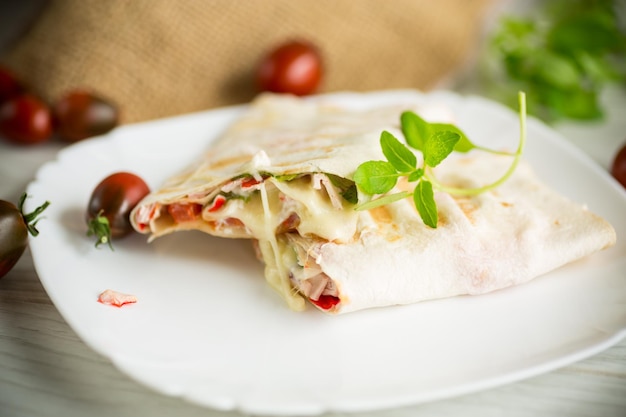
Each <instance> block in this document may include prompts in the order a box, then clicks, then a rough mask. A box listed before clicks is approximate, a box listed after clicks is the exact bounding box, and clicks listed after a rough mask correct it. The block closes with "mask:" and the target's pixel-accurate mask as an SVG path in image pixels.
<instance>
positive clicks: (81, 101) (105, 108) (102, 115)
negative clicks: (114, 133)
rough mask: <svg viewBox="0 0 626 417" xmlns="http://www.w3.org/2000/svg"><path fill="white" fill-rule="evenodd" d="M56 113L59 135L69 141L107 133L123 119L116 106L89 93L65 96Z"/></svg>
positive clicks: (77, 91) (79, 91) (76, 91)
mask: <svg viewBox="0 0 626 417" xmlns="http://www.w3.org/2000/svg"><path fill="white" fill-rule="evenodd" d="M53 114H54V117H55V121H56V124H57V125H56V127H57V133H58V134H59V137H60V138H61V139H63V140H65V141H67V142H77V141H79V140H83V139H85V138H88V137H90V136H97V135H102V134H104V133H107V132H108V131H110V130H111V129H113V128H114V127H115V126H117V124H118V119H119V114H118V110H117V107H116V106H114V105H113V104H112V103H111V102H109V101H107V100H105V99H104V98H102V97H99V96H97V95H95V94H94V93H92V92H89V91H86V90H74V91H70V92H69V93H67V94H65V95H64V96H63V97H61V98H60V99H59V100H58V101H57V102H56V103H55V104H54V108H53Z"/></svg>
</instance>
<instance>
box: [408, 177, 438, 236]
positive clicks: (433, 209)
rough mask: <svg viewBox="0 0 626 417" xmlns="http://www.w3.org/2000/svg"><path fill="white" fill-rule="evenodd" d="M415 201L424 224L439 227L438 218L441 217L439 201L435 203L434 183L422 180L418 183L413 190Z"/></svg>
mask: <svg viewBox="0 0 626 417" xmlns="http://www.w3.org/2000/svg"><path fill="white" fill-rule="evenodd" d="M413 201H414V202H415V207H416V208H417V211H418V213H419V214H420V217H421V218H422V220H423V221H424V224H425V225H426V226H430V227H432V228H433V229H435V228H437V220H438V219H439V216H438V214H437V203H435V194H434V193H433V185H432V184H431V183H430V182H429V181H427V180H422V181H420V182H418V183H417V186H416V187H415V190H414V191H413Z"/></svg>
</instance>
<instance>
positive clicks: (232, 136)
mask: <svg viewBox="0 0 626 417" xmlns="http://www.w3.org/2000/svg"><path fill="white" fill-rule="evenodd" d="M404 110H413V111H415V112H417V113H419V114H421V115H422V116H423V117H424V118H426V119H427V120H431V121H449V115H447V114H446V112H445V111H443V112H442V111H440V110H438V109H435V110H433V109H432V108H420V106H419V105H416V104H415V103H409V102H402V103H393V104H385V105H381V106H379V107H376V108H367V109H365V108H364V109H361V110H356V109H346V108H343V107H342V106H341V105H333V104H332V103H328V102H320V101H309V100H304V99H299V98H294V97H290V96H281V95H269V94H268V95H262V96H260V97H259V98H258V99H256V100H255V101H254V102H253V103H252V104H251V105H250V107H249V109H248V110H247V112H246V113H245V114H244V115H243V116H242V117H241V118H240V119H239V120H238V121H236V122H235V123H234V124H233V125H232V126H231V127H230V128H229V129H228V130H227V131H226V132H225V134H224V135H223V136H222V137H221V138H220V139H219V140H218V141H217V142H216V143H215V144H214V145H213V146H212V147H211V149H210V151H209V152H208V153H207V154H206V155H205V156H204V158H202V159H201V160H200V161H198V162H197V163H196V164H195V165H193V166H192V167H191V168H190V169H189V170H188V171H186V172H184V173H182V174H180V175H178V176H176V177H175V178H172V179H170V180H169V181H168V182H167V183H166V184H164V185H163V187H162V188H160V189H158V190H156V191H155V192H153V193H151V194H150V195H148V196H147V197H146V198H145V199H144V200H143V201H142V202H141V203H140V204H139V205H138V206H137V207H135V209H134V210H133V212H132V214H131V221H132V223H133V225H134V227H135V228H136V229H137V230H138V231H140V232H142V233H149V234H150V235H151V236H150V239H154V238H156V237H158V236H162V235H164V234H167V233H171V232H175V231H180V230H190V229H197V230H202V231H204V232H206V233H209V234H211V235H214V236H221V237H227V238H247V239H252V241H253V242H254V243H255V247H256V249H257V253H258V256H259V257H260V258H261V259H262V260H263V262H264V263H265V277H266V279H267V281H268V282H269V283H270V285H271V286H272V287H273V288H275V289H276V290H277V291H278V293H279V294H281V295H282V296H283V298H284V299H285V300H286V301H287V303H288V305H289V306H290V307H291V308H292V309H294V310H301V309H303V308H305V305H306V302H305V300H309V301H310V302H311V303H312V304H313V305H315V306H317V307H318V308H319V309H321V310H323V311H325V312H328V313H344V312H350V311H355V310H360V309H365V308H372V307H380V306H389V305H397V304H408V303H415V302H418V301H423V300H430V299H437V298H444V297H452V296H456V295H462V294H483V293H487V292H490V291H494V290H498V289H501V288H505V287H509V286H513V285H518V284H522V283H524V282H527V281H529V280H531V279H533V278H535V277H537V276H539V275H541V274H544V273H546V272H548V271H551V270H553V269H555V268H558V267H559V266H562V265H564V264H566V263H569V262H571V261H574V260H576V259H579V258H582V257H584V256H587V255H589V254H592V253H594V252H596V251H599V250H601V249H603V248H606V247H608V246H611V245H613V244H614V242H615V239H616V237H615V232H614V230H613V228H612V227H611V225H609V224H608V223H607V222H606V221H605V220H603V219H601V218H600V217H598V216H596V215H594V214H593V213H591V212H589V211H588V210H587V209H586V208H585V207H583V206H581V205H579V204H576V203H573V202H571V201H569V200H567V199H566V198H564V197H562V196H561V195H559V194H557V193H556V192H554V191H553V190H551V189H549V188H548V187H547V186H545V185H543V184H542V183H541V182H540V181H539V180H538V179H537V178H536V177H535V175H534V174H533V172H532V170H531V168H530V166H529V165H527V164H525V163H523V162H522V163H521V164H520V166H519V167H518V168H517V169H516V171H515V173H514V174H513V175H512V177H511V178H510V179H508V180H507V181H506V182H505V183H504V184H503V185H501V186H499V187H498V188H496V189H495V190H493V191H489V192H485V193H482V194H480V195H477V196H472V197H455V196H452V195H450V194H447V193H444V192H436V193H435V199H436V202H437V205H438V211H439V223H438V227H437V228H436V229H433V228H430V227H428V226H426V225H424V223H423V222H422V220H421V218H420V216H419V214H418V213H417V211H416V209H415V206H414V205H413V202H412V200H411V199H405V200H401V201H398V202H395V203H393V204H389V205H387V206H384V207H379V208H376V209H372V210H369V211H356V210H354V207H355V203H356V202H357V198H358V197H359V195H358V190H357V189H356V187H355V184H354V182H353V181H352V175H353V173H354V171H355V170H356V168H357V166H358V165H360V164H361V163H362V162H365V161H368V160H381V159H383V158H384V157H383V155H382V152H381V150H380V143H379V138H380V133H381V132H382V131H383V130H387V131H390V132H391V133H394V134H395V135H397V137H401V132H400V131H399V116H400V114H401V112H402V111H404ZM418 157H419V155H418ZM510 163H511V160H510V157H506V156H497V155H491V154H485V153H481V152H476V153H469V154H466V155H463V156H459V157H455V158H449V160H446V161H445V162H444V163H442V164H440V165H439V166H438V167H437V169H436V171H435V172H436V175H437V177H438V180H439V181H440V182H443V183H445V184H446V185H449V186H454V187H480V186H482V185H484V184H488V183H490V182H493V180H494V179H496V178H498V177H499V176H500V175H501V173H503V172H504V171H506V169H507V168H508V166H509V165H510ZM409 187H410V184H408V183H406V182H402V181H401V182H399V183H398V185H397V186H396V188H397V189H400V190H410V188H409ZM361 197H362V196H361Z"/></svg>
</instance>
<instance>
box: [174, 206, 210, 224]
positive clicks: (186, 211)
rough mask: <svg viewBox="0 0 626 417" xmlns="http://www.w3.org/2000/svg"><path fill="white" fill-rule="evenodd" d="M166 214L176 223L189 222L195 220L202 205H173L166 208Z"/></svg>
mask: <svg viewBox="0 0 626 417" xmlns="http://www.w3.org/2000/svg"><path fill="white" fill-rule="evenodd" d="M167 212H168V213H169V214H170V216H172V218H173V219H174V221H175V222H176V223H183V222H189V221H192V220H196V219H197V218H198V217H199V216H200V213H202V204H198V203H189V204H181V203H174V204H170V205H168V206H167Z"/></svg>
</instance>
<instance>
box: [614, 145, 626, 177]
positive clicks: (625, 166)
mask: <svg viewBox="0 0 626 417" xmlns="http://www.w3.org/2000/svg"><path fill="white" fill-rule="evenodd" d="M611 175H613V177H615V179H616V180H617V181H619V183H620V184H622V185H623V186H624V187H626V145H624V146H622V149H620V150H619V152H617V155H615V159H614V160H613V166H612V167H611Z"/></svg>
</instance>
